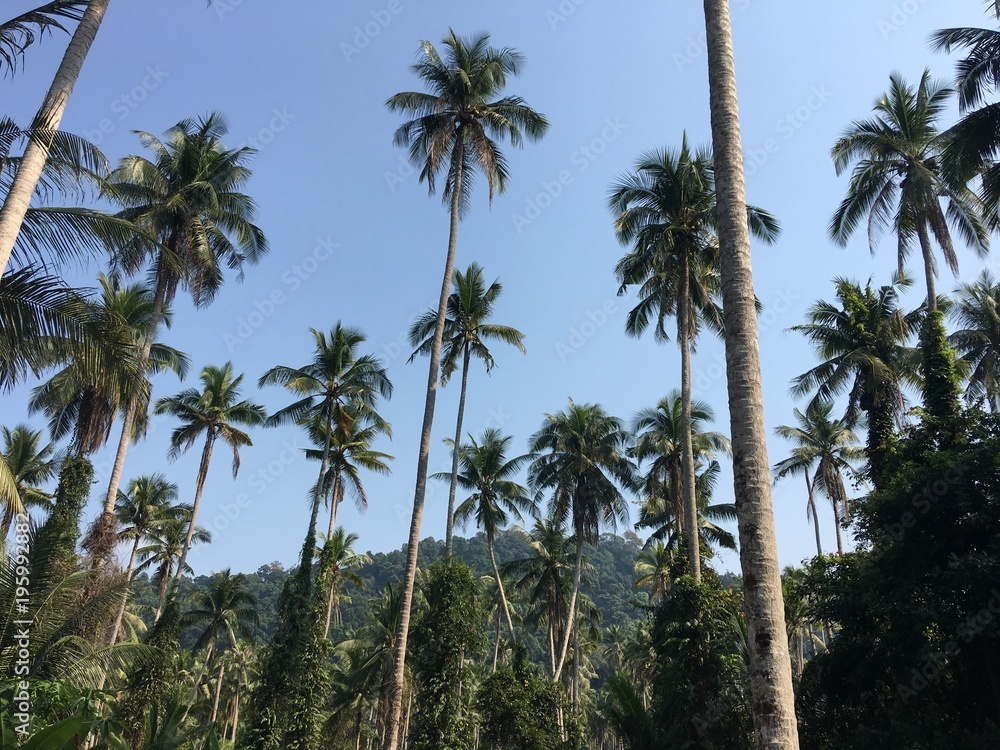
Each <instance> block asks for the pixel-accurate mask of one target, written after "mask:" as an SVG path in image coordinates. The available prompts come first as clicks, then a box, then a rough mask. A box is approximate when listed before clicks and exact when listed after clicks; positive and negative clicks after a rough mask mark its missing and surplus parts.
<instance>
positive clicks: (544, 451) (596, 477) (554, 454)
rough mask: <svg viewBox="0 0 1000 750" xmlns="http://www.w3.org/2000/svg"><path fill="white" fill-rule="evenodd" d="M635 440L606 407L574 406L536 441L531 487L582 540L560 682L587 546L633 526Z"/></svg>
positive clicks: (551, 419)
mask: <svg viewBox="0 0 1000 750" xmlns="http://www.w3.org/2000/svg"><path fill="white" fill-rule="evenodd" d="M630 440H631V438H630V436H629V433H628V432H627V431H626V430H625V428H624V427H623V426H622V424H621V422H620V421H619V420H618V419H617V418H616V417H612V416H610V415H608V414H607V413H606V412H605V411H604V409H603V408H602V407H601V406H600V405H598V404H581V405H577V404H575V403H573V401H572V400H570V402H569V408H568V409H566V411H562V412H557V413H556V414H546V415H545V422H544V424H543V425H542V428H541V429H540V430H539V431H538V432H536V433H535V434H534V435H532V436H531V440H530V448H531V452H532V453H533V454H534V455H535V459H534V461H533V463H532V464H531V469H530V472H529V477H530V483H531V486H532V487H534V488H535V489H537V490H539V491H541V490H545V489H552V490H553V495H552V498H551V500H550V504H549V505H550V514H551V516H552V518H553V519H555V520H556V521H557V522H565V521H566V520H569V526H570V528H571V529H572V530H573V533H574V536H575V538H576V563H575V566H574V571H573V594H572V596H571V597H570V606H569V617H570V626H569V627H567V628H566V632H565V633H564V634H563V642H562V648H561V652H560V655H559V661H558V663H557V665H556V671H555V675H554V679H555V680H557V681H558V679H559V676H560V674H561V673H562V670H563V666H564V665H565V663H566V652H567V649H568V647H569V639H570V634H571V631H572V630H574V627H573V626H574V624H575V619H576V615H577V613H578V609H577V599H578V598H579V594H580V578H581V575H582V573H583V544H584V541H588V540H589V541H594V542H596V538H597V534H598V532H599V530H600V527H601V525H602V524H606V525H609V526H611V527H612V528H614V527H615V526H616V525H617V523H618V522H619V521H621V522H625V521H627V520H628V504H627V503H626V501H625V498H624V497H623V496H622V492H621V490H620V489H619V485H620V486H621V487H624V488H626V489H634V488H636V487H637V482H636V477H635V473H636V472H635V466H633V464H632V463H631V461H630V460H629V459H628V457H627V455H626V448H627V447H628V444H629V442H630Z"/></svg>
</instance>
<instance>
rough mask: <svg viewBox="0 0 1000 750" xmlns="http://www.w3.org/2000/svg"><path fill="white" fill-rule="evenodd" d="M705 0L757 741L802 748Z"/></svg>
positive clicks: (722, 9) (746, 241)
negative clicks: (799, 741)
mask: <svg viewBox="0 0 1000 750" xmlns="http://www.w3.org/2000/svg"><path fill="white" fill-rule="evenodd" d="M704 6H705V33H706V47H707V49H708V82H709V92H710V97H709V100H710V103H711V112H712V116H711V120H712V147H713V151H714V154H715V189H716V203H717V205H718V214H719V218H718V231H719V273H720V277H721V286H722V309H723V320H724V323H725V331H726V379H727V385H728V390H729V418H730V422H731V425H732V427H731V430H730V434H731V435H732V442H733V483H734V493H735V498H736V509H737V514H738V516H739V534H740V562H741V565H742V570H743V579H744V589H743V591H744V599H745V607H746V621H747V629H748V631H749V639H748V640H749V644H750V650H749V662H750V689H751V691H752V693H753V721H754V728H755V732H756V740H757V746H758V747H759V748H765V747H766V748H769V749H770V750H778V749H779V748H781V749H782V750H794V748H797V747H798V730H797V726H796V720H795V695H794V692H793V689H792V670H791V662H790V661H789V656H788V639H787V638H785V635H784V633H785V613H784V605H783V602H782V598H781V569H780V567H779V565H778V546H777V541H776V539H775V534H774V511H773V506H772V501H771V482H770V472H769V469H770V467H769V465H768V460H767V429H766V427H765V425H764V395H763V387H762V385H761V373H760V351H759V343H758V336H757V318H756V312H757V311H756V305H755V301H756V300H755V296H754V289H753V271H752V267H751V266H752V264H751V255H750V230H749V225H748V221H747V212H746V205H747V200H746V186H745V183H744V176H743V142H742V136H741V134H740V111H739V110H740V108H739V101H738V97H737V90H736V64H735V54H734V52H733V36H732V26H731V23H730V17H729V2H728V0H705V3H704Z"/></svg>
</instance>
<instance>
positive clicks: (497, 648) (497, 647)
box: [493, 612, 500, 674]
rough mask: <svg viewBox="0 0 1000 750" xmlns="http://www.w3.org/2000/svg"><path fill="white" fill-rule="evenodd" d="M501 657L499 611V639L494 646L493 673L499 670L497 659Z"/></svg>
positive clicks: (498, 617) (498, 621)
mask: <svg viewBox="0 0 1000 750" xmlns="http://www.w3.org/2000/svg"><path fill="white" fill-rule="evenodd" d="M499 658H500V613H499V612H497V639H496V644H495V645H494V646H493V673H494V674H496V671H497V660H498V659H499Z"/></svg>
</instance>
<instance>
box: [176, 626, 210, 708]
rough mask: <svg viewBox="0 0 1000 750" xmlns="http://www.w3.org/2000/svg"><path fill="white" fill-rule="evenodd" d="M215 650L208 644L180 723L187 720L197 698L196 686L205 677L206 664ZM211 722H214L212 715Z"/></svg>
mask: <svg viewBox="0 0 1000 750" xmlns="http://www.w3.org/2000/svg"><path fill="white" fill-rule="evenodd" d="M214 650H215V643H214V642H213V643H209V644H208V651H206V652H205V661H204V662H203V663H202V665H201V670H199V672H198V676H197V677H196V678H195V681H194V687H193V688H191V697H190V698H188V703H187V708H185V709H184V715H183V716H182V717H181V721H182V722H183V721H184V719H186V718H187V715H188V712H190V711H191V706H193V705H194V699H195V698H197V697H198V686H199V685H201V678H202V677H204V676H205V672H207V671H208V662H209V661H210V660H211V658H212V652H213V651H214ZM212 721H213V722H214V721H215V718H214V714H213V719H212Z"/></svg>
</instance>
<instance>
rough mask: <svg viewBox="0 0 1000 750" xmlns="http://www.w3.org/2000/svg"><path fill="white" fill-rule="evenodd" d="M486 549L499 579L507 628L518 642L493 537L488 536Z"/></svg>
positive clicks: (511, 636)
mask: <svg viewBox="0 0 1000 750" xmlns="http://www.w3.org/2000/svg"><path fill="white" fill-rule="evenodd" d="M486 547H487V549H489V551H490V562H491V563H492V564H493V575H495V576H496V578H497V589H499V591H500V603H501V604H503V613H504V615H505V616H506V617H507V627H508V628H510V639H511V640H512V641H516V640H517V636H516V635H514V621H513V620H512V619H511V617H510V605H509V604H507V594H506V593H504V590H503V581H502V580H501V579H500V568H498V567H497V556H496V553H495V552H494V550H493V535H492V534H487V535H486Z"/></svg>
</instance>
